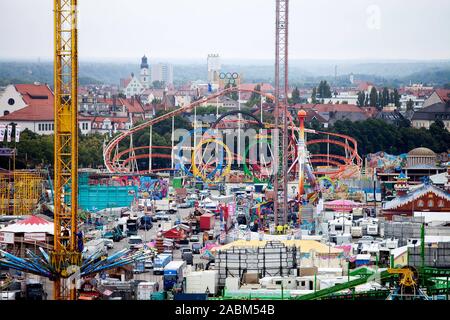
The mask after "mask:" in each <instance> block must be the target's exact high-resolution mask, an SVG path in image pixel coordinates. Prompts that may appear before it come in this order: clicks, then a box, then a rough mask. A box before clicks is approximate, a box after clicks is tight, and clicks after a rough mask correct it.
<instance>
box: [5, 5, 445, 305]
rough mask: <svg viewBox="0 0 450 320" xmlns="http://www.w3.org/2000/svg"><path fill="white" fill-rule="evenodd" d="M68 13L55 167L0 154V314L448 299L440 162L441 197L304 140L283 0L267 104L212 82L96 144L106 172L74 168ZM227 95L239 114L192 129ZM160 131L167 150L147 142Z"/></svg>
mask: <svg viewBox="0 0 450 320" xmlns="http://www.w3.org/2000/svg"><path fill="white" fill-rule="evenodd" d="M81 1H83V0H81ZM77 2H78V1H77V0H55V1H54V61H53V63H54V88H53V92H54V148H53V151H54V162H53V165H52V166H50V167H47V168H40V169H21V170H18V169H16V168H15V156H16V149H14V148H6V147H4V146H2V142H3V137H2V139H1V141H0V147H2V148H1V149H2V152H0V156H1V157H2V158H3V159H6V160H5V161H6V162H7V163H8V167H6V168H0V300H21V299H28V300H44V299H47V300H337V299H340V300H448V296H449V293H450V283H449V277H450V215H449V214H450V194H449V190H450V178H449V172H450V170H449V163H448V162H447V163H439V164H438V163H437V161H436V166H437V167H438V169H436V170H435V171H436V176H438V175H439V177H440V179H441V178H442V179H443V182H442V183H441V182H439V183H435V182H434V181H435V180H434V179H435V178H434V176H433V175H432V174H430V177H429V179H422V180H421V181H410V180H411V179H410V176H411V175H412V174H414V172H415V171H414V168H413V169H410V170H409V171H408V173H406V171H405V170H404V169H400V170H397V171H393V172H392V173H391V174H389V175H377V169H375V170H374V167H373V166H372V167H371V166H370V164H369V162H370V159H367V158H363V157H361V156H360V154H359V151H358V150H359V148H360V147H361V146H359V145H358V142H357V139H356V138H355V137H352V136H350V135H348V134H345V133H336V132H331V131H327V130H325V129H323V130H322V129H321V130H315V129H311V128H307V127H306V121H307V118H308V113H307V111H306V110H304V109H295V108H293V106H292V105H290V103H289V101H288V96H289V94H288V91H289V88H290V85H289V79H288V74H289V41H288V39H290V38H289V8H290V7H289V0H273V2H275V8H276V11H275V12H274V13H275V15H274V17H273V19H274V20H275V26H276V28H275V30H274V32H275V39H276V41H275V48H274V49H275V56H274V58H275V60H274V68H275V75H274V79H275V81H274V89H275V90H274V93H273V94H271V93H267V92H264V91H263V90H261V91H258V90H256V89H248V88H247V87H243V86H241V85H240V75H239V74H237V73H236V74H234V73H231V72H230V73H229V75H228V76H227V74H228V73H224V75H223V76H221V75H219V74H217V75H216V78H217V79H216V80H217V88H216V89H215V90H210V91H209V92H208V93H207V94H205V95H204V96H201V97H199V98H198V99H197V100H195V101H192V102H190V103H187V104H185V105H184V106H182V107H179V108H173V109H170V110H167V112H165V113H164V114H163V115H160V116H156V115H153V116H149V117H147V118H146V119H145V120H144V121H141V122H139V123H137V124H136V125H133V126H131V127H130V128H129V129H125V130H123V131H119V132H117V133H116V134H114V135H112V136H110V137H108V136H107V138H106V139H105V143H104V145H103V151H102V155H103V162H104V168H103V169H95V168H81V167H80V166H79V162H78V155H79V152H78V140H79V134H78V131H79V127H80V126H79V114H78V110H79V104H80V102H79V101H78V99H79V94H78V92H79V91H78V83H79V73H78V43H79V42H82V41H83V38H82V37H78V34H77V10H78V7H77ZM124 5H125V3H124ZM79 38H80V39H79ZM291 41H295V40H294V39H291ZM244 94H249V95H250V94H252V95H257V96H259V97H260V98H261V106H260V112H259V114H258V113H257V114H255V113H251V112H249V111H248V110H246V109H245V108H241V104H240V102H239V101H240V99H239V97H240V96H241V95H244ZM231 95H237V97H238V99H237V101H238V108H237V109H236V110H233V111H227V112H223V113H221V114H219V109H218V108H217V113H216V114H215V115H214V116H215V120H214V122H213V123H212V125H210V126H209V125H206V126H205V125H203V124H202V123H200V121H198V120H197V117H198V115H197V112H198V111H199V110H201V109H202V108H203V107H204V106H205V105H207V104H208V103H210V102H216V101H219V98H220V99H222V98H223V97H228V96H231ZM263 99H265V101H271V103H272V106H273V107H270V106H269V107H267V106H263ZM217 105H218V104H217ZM263 111H264V112H268V113H270V114H272V115H273V119H272V118H270V119H265V117H264V114H265V113H264V112H263ZM183 115H189V116H191V117H193V119H194V120H193V126H192V129H191V130H190V131H189V130H184V129H183V130H184V131H182V130H180V128H176V126H175V118H176V117H181V116H183ZM163 122H164V123H166V124H167V123H169V122H171V125H170V126H168V127H169V129H168V132H166V134H167V135H171V142H172V144H171V145H167V146H161V145H156V144H155V141H154V140H153V139H152V135H153V130H154V128H156V127H157V126H158V125H161V124H162V123H163ZM177 129H179V130H177ZM143 133H145V134H146V135H145V137H147V134H148V142H147V141H145V143H146V144H147V143H148V145H147V146H142V145H140V146H135V142H136V136H137V135H139V134H143ZM10 134H11V135H13V136H14V132H12V133H10ZM16 137H17V134H16ZM139 137H141V136H139ZM16 140H17V138H16ZM413 151H414V150H412V151H411V152H413ZM419 151H420V150H419ZM411 154H413V153H411ZM411 157H412V156H411ZM414 159H416V158H414ZM6 162H5V163H6ZM375 162H376V161H375ZM161 164H162V165H161ZM433 165H434V164H433ZM380 172H381V171H380ZM417 172H419V171H417ZM434 173H435V172H433V174H434ZM378 174H380V173H378ZM442 179H441V180H442ZM436 181H437V180H436ZM385 190H389V192H390V194H389V196H386V195H385V194H384V193H385Z"/></svg>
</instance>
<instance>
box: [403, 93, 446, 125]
mask: <svg viewBox="0 0 450 320" xmlns="http://www.w3.org/2000/svg"><path fill="white" fill-rule="evenodd" d="M437 119H439V120H442V122H443V123H444V126H445V127H446V128H447V130H450V100H447V102H446V103H443V102H439V103H435V104H433V105H430V106H428V107H423V108H422V109H420V110H417V111H415V112H414V114H413V116H412V118H411V125H412V126H413V127H414V128H427V129H428V128H429V127H430V126H431V124H432V123H434V122H435V121H436V120H437Z"/></svg>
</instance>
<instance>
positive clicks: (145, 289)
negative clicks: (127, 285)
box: [136, 282, 159, 300]
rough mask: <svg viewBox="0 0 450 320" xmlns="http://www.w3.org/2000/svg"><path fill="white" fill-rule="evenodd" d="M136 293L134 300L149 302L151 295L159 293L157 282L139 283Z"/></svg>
mask: <svg viewBox="0 0 450 320" xmlns="http://www.w3.org/2000/svg"><path fill="white" fill-rule="evenodd" d="M136 291H137V292H136V300H151V297H152V294H153V293H155V292H158V291H159V284H158V282H141V283H139V284H138V286H137V290H136Z"/></svg>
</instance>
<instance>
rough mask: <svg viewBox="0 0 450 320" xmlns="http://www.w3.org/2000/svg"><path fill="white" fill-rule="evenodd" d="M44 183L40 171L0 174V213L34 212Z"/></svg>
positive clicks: (26, 213) (22, 213) (19, 214)
mask: <svg viewBox="0 0 450 320" xmlns="http://www.w3.org/2000/svg"><path fill="white" fill-rule="evenodd" d="M42 184H43V180H42V175H41V174H40V173H38V172H30V171H13V172H12V173H5V174H0V215H18V216H21V215H29V214H32V213H33V211H34V210H35V209H36V207H37V205H38V202H39V199H40V196H41V193H42Z"/></svg>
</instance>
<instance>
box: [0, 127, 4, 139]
mask: <svg viewBox="0 0 450 320" xmlns="http://www.w3.org/2000/svg"><path fill="white" fill-rule="evenodd" d="M3 140H5V125H4V124H0V142H3Z"/></svg>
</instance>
